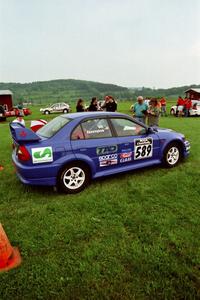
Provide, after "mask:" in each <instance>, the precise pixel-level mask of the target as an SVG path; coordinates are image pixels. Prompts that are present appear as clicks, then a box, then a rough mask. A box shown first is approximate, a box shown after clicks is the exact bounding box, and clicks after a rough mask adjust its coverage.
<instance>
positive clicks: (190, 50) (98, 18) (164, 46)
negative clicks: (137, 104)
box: [0, 0, 200, 88]
mask: <svg viewBox="0 0 200 300" xmlns="http://www.w3.org/2000/svg"><path fill="white" fill-rule="evenodd" d="M67 78H74V79H83V80H92V81H99V82H105V83H114V84H119V85H123V86H129V87H135V86H149V87H156V88H158V87H164V88H167V87H171V86H180V85H185V84H200V0H190V1H189V0H165V1H162V0H0V82H31V81H42V80H51V79H67Z"/></svg>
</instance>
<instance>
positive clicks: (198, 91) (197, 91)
mask: <svg viewBox="0 0 200 300" xmlns="http://www.w3.org/2000/svg"><path fill="white" fill-rule="evenodd" d="M189 91H193V92H196V93H199V94H200V88H199V89H196V88H195V89H193V88H190V89H188V90H186V91H185V93H187V92H189Z"/></svg>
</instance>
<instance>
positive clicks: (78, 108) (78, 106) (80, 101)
mask: <svg viewBox="0 0 200 300" xmlns="http://www.w3.org/2000/svg"><path fill="white" fill-rule="evenodd" d="M76 111H77V112H84V111H85V106H84V101H83V99H81V98H80V99H78V101H77V104H76Z"/></svg>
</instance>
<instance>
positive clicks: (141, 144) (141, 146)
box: [134, 138, 153, 159]
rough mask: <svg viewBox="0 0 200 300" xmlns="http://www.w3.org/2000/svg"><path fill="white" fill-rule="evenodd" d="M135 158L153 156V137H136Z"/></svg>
mask: <svg viewBox="0 0 200 300" xmlns="http://www.w3.org/2000/svg"><path fill="white" fill-rule="evenodd" d="M134 145H135V147H134V150H135V151H134V159H143V158H148V157H151V156H152V154H153V140H152V138H144V139H136V140H135V141H134Z"/></svg>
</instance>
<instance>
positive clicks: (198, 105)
mask: <svg viewBox="0 0 200 300" xmlns="http://www.w3.org/2000/svg"><path fill="white" fill-rule="evenodd" d="M170 114H171V115H174V116H175V115H176V114H177V105H173V106H171V109H170ZM189 116H200V101H197V100H192V108H191V109H190V110H189Z"/></svg>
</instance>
